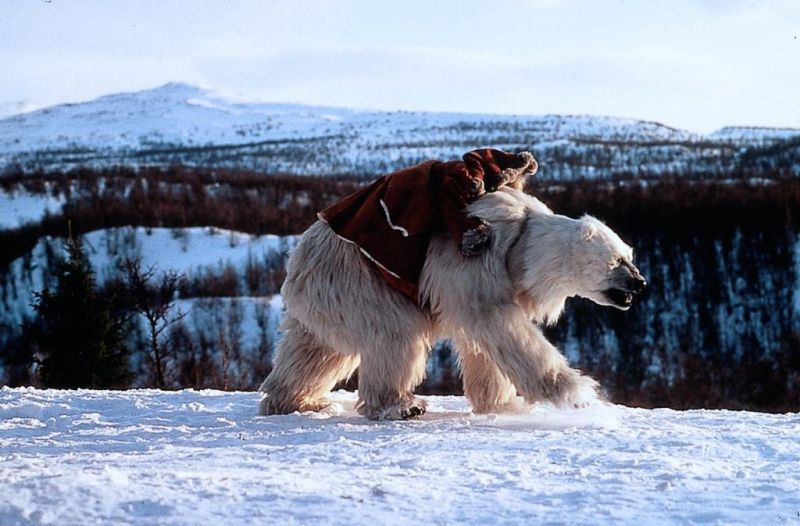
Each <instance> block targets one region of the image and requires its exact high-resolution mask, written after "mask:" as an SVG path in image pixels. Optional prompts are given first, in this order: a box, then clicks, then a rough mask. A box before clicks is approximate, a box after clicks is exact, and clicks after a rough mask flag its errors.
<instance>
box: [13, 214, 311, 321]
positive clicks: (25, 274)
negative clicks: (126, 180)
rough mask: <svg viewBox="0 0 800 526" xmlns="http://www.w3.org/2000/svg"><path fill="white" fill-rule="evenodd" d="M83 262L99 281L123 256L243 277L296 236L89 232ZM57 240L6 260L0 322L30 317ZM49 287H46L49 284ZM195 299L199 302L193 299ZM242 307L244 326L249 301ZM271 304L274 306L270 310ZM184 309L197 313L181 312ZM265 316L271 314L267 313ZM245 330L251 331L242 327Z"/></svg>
mask: <svg viewBox="0 0 800 526" xmlns="http://www.w3.org/2000/svg"><path fill="white" fill-rule="evenodd" d="M82 239H83V241H84V246H85V248H86V252H87V255H88V257H89V261H90V263H91V265H92V268H93V269H94V270H95V273H96V275H97V278H98V282H99V283H101V284H102V283H105V282H106V281H108V280H109V279H111V278H113V277H118V276H119V268H118V265H119V262H120V261H122V260H123V259H125V258H137V257H139V258H141V261H142V266H143V268H149V267H154V268H155V269H156V270H157V271H158V272H167V271H174V272H177V273H179V274H185V275H189V276H191V275H198V274H199V275H202V274H203V272H205V271H209V270H217V269H222V268H224V267H226V266H228V265H230V266H231V267H233V268H234V269H236V270H237V271H239V272H240V273H243V269H244V268H245V266H246V265H247V263H248V261H249V260H250V259H251V258H252V259H253V260H256V261H258V260H259V258H262V257H265V256H268V255H270V254H273V253H285V252H287V251H288V250H289V249H291V248H292V247H293V246H294V244H295V242H296V239H297V237H296V236H276V235H263V236H254V235H250V234H245V233H242V232H236V231H233V230H225V229H220V228H215V227H191V228H180V229H172V228H145V227H119V228H109V229H101V230H95V231H93V232H89V233H87V234H86V235H84V236H83V237H82ZM63 247H64V240H63V239H62V238H55V237H44V238H42V239H40V240H39V241H38V242H37V244H36V246H35V247H34V248H33V250H32V251H31V252H30V254H29V255H26V256H23V257H20V258H18V259H16V260H14V261H12V262H11V264H10V265H9V272H8V273H7V275H5V276H2V280H5V281H2V280H0V286H2V290H3V291H4V292H3V294H2V297H1V298H0V320H3V321H5V322H7V323H8V325H9V326H12V325H13V326H19V324H21V323H22V321H23V320H24V319H25V318H29V317H31V316H32V314H33V307H32V303H33V299H34V292H38V291H41V290H42V289H43V288H44V287H45V285H46V284H48V281H49V280H50V279H49V278H50V276H49V275H48V271H49V270H52V269H51V265H50V264H49V263H48V260H49V256H48V254H58V255H60V256H63V255H65V254H64V249H63ZM50 285H52V283H50ZM193 301H200V300H193ZM260 301H261V300H258V299H254V300H253V301H252V302H250V303H252V305H250V306H245V307H244V308H245V309H246V311H245V314H246V315H247V316H248V317H247V320H248V323H250V322H252V321H253V320H254V318H252V317H250V314H252V311H253V309H254V308H255V306H254V305H255V303H258V302H260ZM267 301H271V303H270V304H269V305H272V307H271V308H277V309H278V310H277V312H279V311H280V303H279V302H278V303H275V301H274V300H270V299H269V298H268V299H267ZM276 306H277V307H276ZM186 310H187V311H194V310H197V311H198V312H199V311H200V310H201V309H194V308H186ZM270 316H272V315H271V314H270ZM244 330H245V332H247V333H248V334H251V333H253V332H255V331H256V329H255V328H253V327H249V328H248V327H245V328H244Z"/></svg>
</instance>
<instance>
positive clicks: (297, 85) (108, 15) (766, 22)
mask: <svg viewBox="0 0 800 526" xmlns="http://www.w3.org/2000/svg"><path fill="white" fill-rule="evenodd" d="M0 71H1V72H2V73H1V74H0V104H5V105H6V107H9V106H13V107H25V108H33V107H43V106H49V105H53V104H59V103H64V102H80V101H85V100H90V99H93V98H96V97H98V96H100V95H105V94H108V93H114V92H119V91H136V90H140V89H145V88H151V87H155V86H158V85H161V84H165V83H167V82H173V81H175V82H187V83H190V84H196V85H199V86H203V87H208V88H212V89H215V90H218V91H221V92H223V93H227V94H230V95H233V96H237V97H242V98H245V99H253V100H259V101H268V102H299V103H307V104H323V105H332V106H344V107H352V108H364V109H382V110H431V111H455V112H475V113H503V114H531V115H542V114H551V113H564V114H592V115H613V116H619V117H631V118H637V119H645V120H653V121H658V122H661V123H664V124H667V125H670V126H675V127H679V128H686V129H689V130H692V131H697V132H710V131H713V130H715V129H718V128H720V127H722V126H726V125H757V126H786V127H800V1H797V0H775V1H744V0H668V1H666V0H665V1H661V0H647V1H643V0H642V1H633V0H630V1H623V0H608V1H606V0H589V1H581V0H509V1H505V2H502V1H499V0H492V1H483V2H479V1H467V0H447V1H436V2H434V1H431V0H427V1H416V0H404V1H402V2H376V1H370V0H363V1H349V0H344V1H332V0H330V1H324V0H314V1H306V0H291V1H289V0H281V1H268V0H264V1H235V0H230V1H223V0H218V1H206V0H191V1H175V0H155V1H149V0H147V1H123V0H115V1H113V2H109V1H105V0H103V1H99V0H98V1H94V0H81V1H77V0H73V1H63V0H50V1H45V0H5V1H4V2H3V5H2V7H0Z"/></svg>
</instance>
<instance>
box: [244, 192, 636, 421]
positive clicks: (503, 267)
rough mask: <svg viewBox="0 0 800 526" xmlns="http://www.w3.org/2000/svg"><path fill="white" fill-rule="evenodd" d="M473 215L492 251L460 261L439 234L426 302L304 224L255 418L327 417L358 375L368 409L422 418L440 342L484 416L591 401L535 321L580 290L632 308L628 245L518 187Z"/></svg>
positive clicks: (586, 383)
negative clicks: (430, 355) (483, 225)
mask: <svg viewBox="0 0 800 526" xmlns="http://www.w3.org/2000/svg"><path fill="white" fill-rule="evenodd" d="M467 212H468V213H469V214H470V215H473V216H477V217H480V218H482V219H483V220H485V221H487V222H488V223H489V224H490V225H491V228H492V240H491V245H490V247H489V249H488V250H486V251H485V252H484V253H483V254H481V255H479V256H475V257H464V256H463V255H461V254H460V252H459V248H458V246H456V244H455V243H453V242H452V240H450V239H449V238H447V237H446V236H441V237H438V238H435V239H433V240H432V242H431V245H430V248H429V250H428V257H427V260H426V263H425V267H424V268H423V272H422V276H421V279H420V304H421V305H423V306H424V307H419V306H417V305H415V304H414V303H412V302H411V301H409V300H408V299H407V298H406V297H404V296H403V295H401V294H400V293H398V292H396V291H394V290H393V289H391V288H390V287H389V286H388V285H387V284H386V283H385V282H384V281H383V279H381V278H380V276H378V275H377V274H376V272H375V271H374V269H373V268H371V266H370V263H369V262H368V261H367V260H366V259H365V258H364V257H363V256H362V255H361V254H360V253H359V250H358V247H355V246H353V245H352V244H349V243H346V242H345V241H343V240H341V239H340V238H338V237H337V236H336V234H335V233H334V232H333V231H332V230H331V229H330V228H329V227H328V226H327V225H325V224H324V223H321V222H317V223H315V224H314V225H313V226H312V227H311V228H309V230H308V231H307V232H306V233H305V234H304V235H303V237H302V239H301V240H300V242H299V243H298V245H297V247H296V248H295V250H294V251H293V253H292V255H291V257H290V258H289V263H288V266H287V278H286V281H285V283H284V285H283V288H282V289H281V292H282V294H283V296H284V303H285V306H286V314H285V317H284V321H283V326H282V330H283V336H282V339H281V341H280V343H279V345H278V349H277V353H276V356H275V364H274V369H273V371H272V373H270V375H269V376H268V377H267V379H266V380H265V381H264V383H263V384H262V386H261V388H260V391H261V392H262V393H263V396H262V400H261V404H260V413H261V414H276V413H278V414H282V413H289V412H292V411H307V410H318V409H320V408H321V407H324V406H325V405H326V404H327V401H326V399H325V398H324V397H325V395H326V394H327V393H328V392H329V391H330V390H331V389H332V388H333V386H334V385H335V384H336V383H337V382H338V381H340V380H342V379H345V378H347V377H349V376H350V375H352V374H353V372H354V371H355V369H356V368H358V369H359V411H360V412H361V413H362V414H364V415H365V416H367V417H368V418H371V419H378V418H386V419H404V418H411V417H414V416H418V415H420V414H422V413H423V412H424V411H425V406H424V402H423V401H422V400H420V399H418V398H416V397H415V396H414V394H413V390H414V388H415V387H416V386H417V385H418V384H419V383H420V382H421V381H422V378H423V375H424V371H425V362H426V357H427V352H428V350H429V349H430V346H431V343H432V342H433V341H435V340H436V339H437V338H450V339H451V340H452V341H453V342H454V343H455V346H456V349H457V352H458V353H459V357H460V363H461V368H462V374H463V380H464V389H465V393H466V395H467V397H468V398H469V400H470V402H471V403H472V405H473V408H474V410H475V411H476V412H499V411H506V410H511V409H513V402H514V399H515V397H516V395H517V394H519V395H521V396H522V397H523V398H524V399H525V400H526V401H527V402H535V401H539V400H549V401H552V402H554V403H557V404H571V405H582V404H584V403H585V402H586V401H587V400H589V399H591V398H593V397H594V392H595V388H596V386H597V384H596V382H595V381H594V380H592V379H591V378H588V377H586V376H582V375H581V374H580V372H579V371H577V370H575V369H572V368H570V367H569V365H568V364H567V361H566V359H565V358H564V357H563V356H562V355H561V354H560V353H559V352H558V350H557V349H556V348H555V347H553V345H551V344H550V343H549V342H548V341H547V340H546V339H545V338H544V336H543V334H542V332H541V330H540V329H539V327H538V325H537V324H540V323H553V322H554V321H555V320H556V319H557V318H558V316H559V315H560V314H561V312H562V311H563V309H564V303H565V301H566V299H567V298H568V297H570V296H575V295H580V296H584V297H587V298H589V299H591V300H593V301H595V302H597V303H599V304H602V305H612V306H615V307H617V308H621V309H626V308H627V307H628V306H629V305H630V301H631V300H632V298H633V295H634V294H635V293H637V292H638V291H639V290H640V289H641V288H642V287H643V286H644V279H643V278H641V275H639V273H638V270H636V268H635V267H634V266H633V264H632V257H633V253H632V250H631V248H630V247H629V246H628V245H626V244H625V243H624V242H623V241H622V240H621V239H620V238H619V236H617V235H616V234H615V233H614V232H613V231H612V230H611V229H609V228H608V227H607V226H606V225H604V224H603V223H602V222H600V221H598V220H597V219H595V218H593V217H589V216H584V217H582V218H581V219H570V218H568V217H565V216H561V215H557V214H554V213H553V212H552V211H551V210H549V209H548V208H547V207H546V206H545V205H544V204H542V203H541V202H540V201H539V200H537V199H535V198H534V197H531V196H529V195H527V194H525V193H523V192H521V191H519V190H516V189H513V188H504V189H502V190H500V191H498V192H493V193H489V194H486V195H485V196H484V197H482V198H480V199H478V200H477V201H476V202H475V203H473V204H472V205H470V206H469V207H468V208H467Z"/></svg>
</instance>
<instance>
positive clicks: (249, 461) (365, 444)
mask: <svg viewBox="0 0 800 526" xmlns="http://www.w3.org/2000/svg"><path fill="white" fill-rule="evenodd" d="M332 398H333V400H334V402H335V403H334V406H333V407H332V408H329V409H328V410H326V411H325V412H323V413H306V414H293V415H288V416H275V417H258V416H255V410H256V405H257V400H258V395H257V394H256V393H244V392H239V393H225V392H218V391H199V392H197V391H178V392H160V391H154V390H135V391H124V392H109V391H41V390H35V389H30V388H24V389H8V388H4V389H2V390H0V489H2V494H3V499H2V501H0V524H4V525H17V524H59V525H61V524H148V525H158V524H170V525H182V524H203V523H205V524H270V523H277V524H415V525H416V524H451V523H453V524H456V523H457V524H544V523H548V524H620V523H625V524H628V523H634V522H635V523H637V524H640V525H649V524H778V523H795V522H797V521H798V520H800V475H798V473H797V466H798V462H800V445H798V442H797V440H796V437H797V433H798V431H800V415H798V414H786V415H768V414H758V413H748V412H728V411H687V412H677V411H672V410H663V409H659V410H641V409H631V408H626V407H621V406H611V405H599V406H595V407H591V408H586V409H577V410H558V409H555V408H553V407H551V406H545V405H541V406H536V407H535V408H534V409H533V412H532V413H528V414H519V415H512V416H495V415H488V416H477V415H473V414H471V413H470V412H469V410H468V406H467V404H466V402H465V400H464V399H463V398H461V397H434V396H431V397H426V398H427V400H428V403H429V408H430V410H429V413H428V414H426V415H425V416H424V417H423V418H422V419H420V420H417V421H408V422H370V421H367V420H365V419H363V418H361V417H360V416H358V415H357V414H356V413H355V412H354V411H353V405H354V402H355V395H354V394H353V393H345V392H338V393H334V394H333V396H332Z"/></svg>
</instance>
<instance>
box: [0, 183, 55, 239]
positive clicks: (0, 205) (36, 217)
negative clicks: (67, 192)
mask: <svg viewBox="0 0 800 526" xmlns="http://www.w3.org/2000/svg"><path fill="white" fill-rule="evenodd" d="M66 200H67V199H66V197H65V196H64V195H63V194H62V195H57V196H53V195H52V194H50V193H49V192H45V193H32V192H28V191H26V190H16V191H11V192H6V191H2V190H0V230H5V229H13V228H19V227H20V226H22V225H25V224H26V223H38V222H39V221H41V220H42V219H43V218H44V216H45V215H46V214H48V213H50V214H57V213H60V212H61V209H62V207H63V206H64V203H65V202H66Z"/></svg>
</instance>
